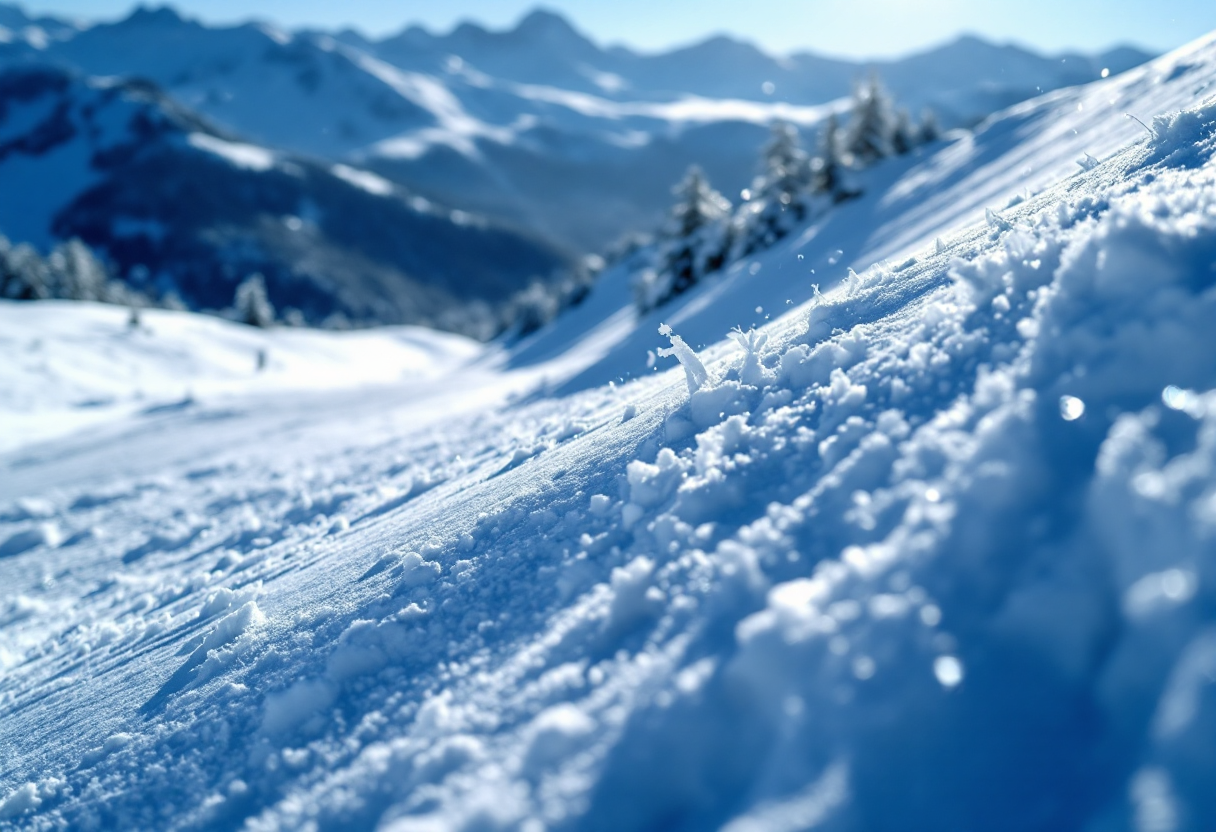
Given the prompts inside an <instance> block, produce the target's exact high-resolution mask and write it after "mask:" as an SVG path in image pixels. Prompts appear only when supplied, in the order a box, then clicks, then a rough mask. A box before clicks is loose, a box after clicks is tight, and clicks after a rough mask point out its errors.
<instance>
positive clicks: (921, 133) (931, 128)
mask: <svg viewBox="0 0 1216 832" xmlns="http://www.w3.org/2000/svg"><path fill="white" fill-rule="evenodd" d="M941 135H942V130H941V127H940V126H938V123H937V113H935V112H933V110H930V109H929V108H928V107H926V108H925V109H924V111H923V112H922V113H921V114H920V128H919V129H918V130H917V137H916V138H917V140H918V141H919V143H920V144H931V143H933V142H935V141H937V140H938V139H940V138H941Z"/></svg>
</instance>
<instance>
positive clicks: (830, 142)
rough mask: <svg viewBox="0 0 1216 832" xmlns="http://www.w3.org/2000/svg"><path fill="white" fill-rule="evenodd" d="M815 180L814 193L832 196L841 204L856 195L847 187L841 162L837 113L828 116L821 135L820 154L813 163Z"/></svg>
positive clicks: (813, 182) (813, 184)
mask: <svg viewBox="0 0 1216 832" xmlns="http://www.w3.org/2000/svg"><path fill="white" fill-rule="evenodd" d="M811 170H812V172H813V174H814V179H813V181H812V184H811V191H812V193H816V194H824V195H827V196H830V197H831V198H832V201H834V202H840V201H842V200H844V199H847V198H848V197H850V196H853V195H854V193H853V192H852V191H850V190H849V188H848V187H847V186H846V185H845V181H844V177H845V171H844V165H843V163H842V162H841V160H840V120H839V119H838V118H837V117H836V114H835V113H832V114H831V115H830V116H828V118H827V121H825V122H824V124H823V129H822V130H820V133H819V153H818V155H817V156H816V157H815V159H814V161H813V162H812V163H811Z"/></svg>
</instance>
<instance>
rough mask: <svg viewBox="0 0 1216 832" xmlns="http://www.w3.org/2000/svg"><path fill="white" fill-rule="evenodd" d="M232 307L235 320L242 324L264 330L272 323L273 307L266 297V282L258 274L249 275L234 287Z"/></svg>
mask: <svg viewBox="0 0 1216 832" xmlns="http://www.w3.org/2000/svg"><path fill="white" fill-rule="evenodd" d="M233 306H234V307H235V309H236V319H237V320H238V321H240V322H241V323H243V324H249V326H257V327H263V328H265V327H268V326H271V325H272V324H273V323H274V307H273V306H271V305H270V299H269V298H268V297H267V296H266V280H265V278H263V277H262V276H261V275H260V274H251V275H250V276H249V277H247V278H245V280H244V281H243V282H242V283H241V285H239V286H237V287H236V296H235V298H234V300H233Z"/></svg>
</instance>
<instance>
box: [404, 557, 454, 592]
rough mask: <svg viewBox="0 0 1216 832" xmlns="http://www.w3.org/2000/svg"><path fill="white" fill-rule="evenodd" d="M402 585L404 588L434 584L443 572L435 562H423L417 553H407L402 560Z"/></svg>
mask: <svg viewBox="0 0 1216 832" xmlns="http://www.w3.org/2000/svg"><path fill="white" fill-rule="evenodd" d="M400 569H401V583H402V585H403V586H407V587H415V586H423V585H425V584H429V583H432V582H433V581H434V580H435V579H437V578H438V577H439V574H440V573H441V572H442V571H443V567H441V566H440V565H439V564H438V563H436V562H435V561H430V560H423V559H422V555H420V554H418V553H417V552H406V553H405V557H403V558H402V559H401V567H400Z"/></svg>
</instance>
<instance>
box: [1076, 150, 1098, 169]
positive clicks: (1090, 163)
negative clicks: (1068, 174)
mask: <svg viewBox="0 0 1216 832" xmlns="http://www.w3.org/2000/svg"><path fill="white" fill-rule="evenodd" d="M1077 164H1078V165H1080V166H1081V170H1093V169H1094V168H1096V167H1097V166H1098V165H1100V164H1102V163H1101V162H1099V161H1098V160H1097V159H1095V158H1094V157H1093V156H1090V155H1089V154H1088V153H1086V154H1085V155H1084V156H1082V157H1081V158H1080V159H1078V160H1077Z"/></svg>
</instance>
